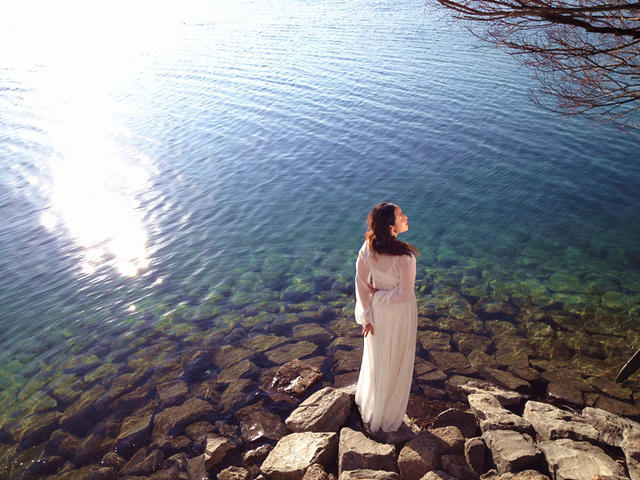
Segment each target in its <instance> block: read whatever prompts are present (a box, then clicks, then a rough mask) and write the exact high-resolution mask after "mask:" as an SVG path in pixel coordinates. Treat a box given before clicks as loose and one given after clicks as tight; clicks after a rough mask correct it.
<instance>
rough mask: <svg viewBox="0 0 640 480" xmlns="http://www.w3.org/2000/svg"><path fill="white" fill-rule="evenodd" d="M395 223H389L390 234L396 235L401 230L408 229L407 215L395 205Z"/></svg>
mask: <svg viewBox="0 0 640 480" xmlns="http://www.w3.org/2000/svg"><path fill="white" fill-rule="evenodd" d="M395 212H396V223H394V224H393V225H391V234H392V235H393V236H398V235H400V234H401V233H402V232H406V231H407V230H409V217H407V216H406V215H405V214H404V213H402V209H401V208H400V207H398V206H397V205H396V209H395Z"/></svg>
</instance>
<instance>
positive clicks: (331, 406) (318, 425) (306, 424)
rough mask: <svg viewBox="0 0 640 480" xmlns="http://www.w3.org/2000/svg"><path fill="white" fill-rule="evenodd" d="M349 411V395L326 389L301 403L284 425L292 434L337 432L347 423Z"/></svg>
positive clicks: (333, 389) (341, 391)
mask: <svg viewBox="0 0 640 480" xmlns="http://www.w3.org/2000/svg"><path fill="white" fill-rule="evenodd" d="M350 411H351V397H350V396H349V394H348V393H345V392H344V391H343V390H338V389H335V388H331V387H326V388H323V389H322V390H318V391H317V392H316V393H314V394H313V395H311V396H310V397H309V398H307V399H306V400H305V401H304V402H302V403H301V404H300V406H299V407H298V408H296V409H295V410H294V411H293V412H292V413H291V415H289V418H287V420H286V421H285V423H286V425H287V427H289V429H290V430H292V431H294V432H337V431H338V430H339V429H340V427H341V426H342V425H344V423H345V422H346V421H347V418H348V417H349V412H350Z"/></svg>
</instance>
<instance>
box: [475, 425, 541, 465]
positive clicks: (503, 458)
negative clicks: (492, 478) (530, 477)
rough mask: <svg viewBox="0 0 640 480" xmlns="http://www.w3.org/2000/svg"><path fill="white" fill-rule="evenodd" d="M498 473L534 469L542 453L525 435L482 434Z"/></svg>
mask: <svg viewBox="0 0 640 480" xmlns="http://www.w3.org/2000/svg"><path fill="white" fill-rule="evenodd" d="M482 439H483V440H484V442H485V443H486V445H487V447H488V448H489V450H491V455H492V456H493V462H494V463H495V464H496V468H497V469H498V472H499V473H505V472H518V471H520V470H527V469H529V468H533V469H535V468H536V467H537V466H538V465H539V464H541V463H542V452H541V451H540V449H539V448H538V447H537V446H536V444H535V443H533V439H532V438H531V437H530V436H529V435H527V434H526V433H520V432H514V431H512V430H500V431H498V430H489V431H486V432H484V433H483V434H482Z"/></svg>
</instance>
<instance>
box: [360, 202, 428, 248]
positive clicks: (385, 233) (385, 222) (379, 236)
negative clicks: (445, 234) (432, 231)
mask: <svg viewBox="0 0 640 480" xmlns="http://www.w3.org/2000/svg"><path fill="white" fill-rule="evenodd" d="M395 223H396V205H394V204H393V203H390V202H382V203H379V204H378V205H376V206H375V207H373V209H372V210H371V211H370V212H369V215H368V216H367V224H368V225H369V228H368V229H367V233H365V234H364V238H365V240H366V241H367V245H369V248H370V249H371V251H372V252H373V253H382V254H385V255H415V256H416V257H417V256H418V255H420V252H419V251H418V249H417V248H416V247H414V246H413V245H411V244H410V243H407V242H401V241H400V240H398V239H397V238H396V237H394V236H393V235H391V225H394V224H395Z"/></svg>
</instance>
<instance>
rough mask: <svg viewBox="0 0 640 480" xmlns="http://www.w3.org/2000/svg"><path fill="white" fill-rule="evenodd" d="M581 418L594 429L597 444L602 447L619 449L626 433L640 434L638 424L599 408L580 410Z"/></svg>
mask: <svg viewBox="0 0 640 480" xmlns="http://www.w3.org/2000/svg"><path fill="white" fill-rule="evenodd" d="M582 418H583V419H584V420H585V421H586V422H588V423H589V424H591V425H593V427H595V429H596V431H597V432H598V442H600V443H601V444H602V445H609V446H612V447H620V446H622V444H623V442H624V433H625V432H626V431H636V432H640V423H638V422H634V421H632V420H629V419H627V418H622V417H619V416H618V415H615V414H613V413H611V412H608V411H606V410H602V409H599V408H593V407H585V408H584V409H582Z"/></svg>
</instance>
